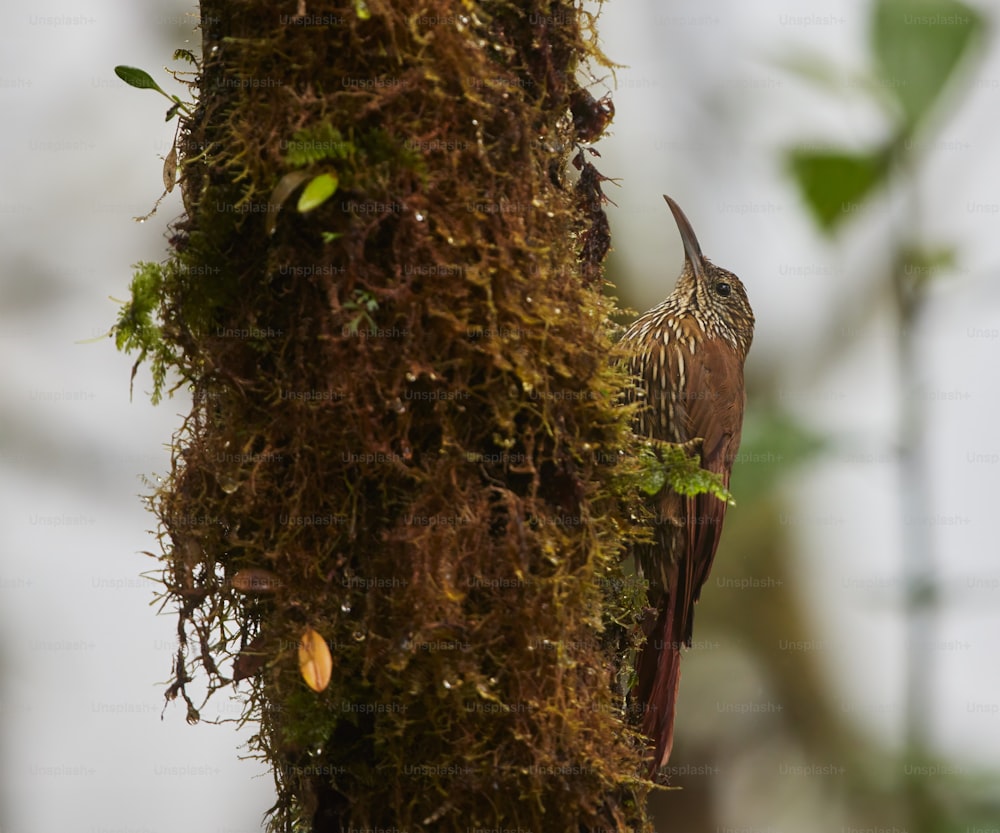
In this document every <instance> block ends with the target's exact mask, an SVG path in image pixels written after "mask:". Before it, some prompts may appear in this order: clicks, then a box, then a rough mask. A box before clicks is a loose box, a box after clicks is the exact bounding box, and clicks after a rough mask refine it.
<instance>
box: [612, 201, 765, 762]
mask: <svg viewBox="0 0 1000 833" xmlns="http://www.w3.org/2000/svg"><path fill="white" fill-rule="evenodd" d="M663 198H664V199H665V200H666V201H667V205H669V206H670V210H671V211H672V212H673V215H674V219H675V220H676V221H677V226H678V228H679V229H680V233H681V239H682V240H683V241H684V269H683V271H682V272H681V274H680V277H679V278H678V279H677V285H676V286H675V287H674V291H673V292H671V293H670V295H669V296H668V297H667V299H666V300H665V301H664V302H663V303H661V304H660V305H659V306H656V307H654V308H653V309H651V310H650V311H649V312H647V313H645V314H644V315H642V316H640V317H639V318H638V319H637V320H636V321H635V323H634V324H632V326H631V327H629V329H628V331H627V332H626V333H625V336H624V338H623V340H622V344H623V347H624V348H625V352H626V355H627V356H628V357H629V359H628V363H629V370H630V372H631V373H632V375H633V376H634V377H635V379H636V383H637V384H636V389H635V391H634V392H633V398H634V399H638V400H640V401H643V400H644V404H643V406H642V407H641V409H640V411H639V415H638V417H637V420H636V433H637V434H639V435H641V436H644V437H649V438H650V439H654V440H663V441H666V442H671V443H685V444H687V448H688V449H689V450H690V452H691V453H700V455H701V467H702V468H704V469H707V470H708V471H711V472H715V473H716V474H719V475H721V476H722V482H723V483H724V484H725V485H726V486H727V487H728V486H729V474H730V472H731V471H732V468H733V461H734V460H735V458H736V451H737V449H738V448H739V445H740V432H741V430H742V426H743V408H744V405H745V402H746V394H745V393H744V388H743V362H744V361H745V359H746V356H747V352H748V351H749V350H750V342H751V341H752V340H753V328H754V317H753V311H752V310H751V309H750V302H749V301H748V300H747V294H746V290H745V289H744V288H743V284H742V283H740V280H739V278H737V277H736V275H734V274H733V273H732V272H728V271H726V270H725V269H720V268H719V267H718V266H715V265H714V264H712V263H711V262H710V261H709V260H708V259H707V258H706V257H704V256H703V255H702V253H701V247H700V246H699V245H698V239H697V238H696V237H695V234H694V230H693V229H692V228H691V224H690V223H689V222H688V219H687V217H685V216H684V212H683V211H681V209H680V206H678V205H677V203H675V202H674V201H673V200H672V199H670V197H668V196H666V195H664V197H663ZM653 508H654V513H655V530H654V540H653V542H652V543H650V544H645V545H643V546H642V547H641V548H640V549H639V551H638V552H637V554H636V555H637V561H638V564H639V568H640V569H641V571H642V573H643V575H644V576H645V577H646V578H647V579H648V581H649V602H650V605H651V609H650V611H649V612H648V617H647V622H646V629H647V633H646V637H647V638H646V642H645V643H644V645H643V647H642V649H641V651H640V654H639V659H638V662H637V668H636V673H637V682H636V685H635V689H634V691H633V698H634V701H635V703H636V705H637V706H638V709H639V710H640V712H641V715H642V731H643V733H644V734H645V735H646V736H647V737H649V739H650V741H651V742H652V743H653V744H655V752H654V757H653V760H652V763H651V771H650V774H653V773H655V772H656V770H657V769H659V768H660V767H662V766H663V765H664V764H665V763H666V762H667V759H668V758H669V757H670V750H671V747H672V746H673V740H674V708H675V705H676V701H677V686H678V683H679V682H680V658H681V655H680V649H681V646H682V645H687V646H688V647H690V645H691V632H692V627H693V623H694V603H695V602H697V601H698V597H699V595H700V594H701V588H702V585H704V583H705V581H706V580H707V579H708V573H709V571H710V570H711V569H712V561H713V559H714V558H715V550H716V548H717V547H718V546H719V537H720V535H721V534H722V522H723V519H724V518H725V514H726V503H725V502H724V501H722V500H720V499H719V498H717V497H715V496H714V495H710V494H701V495H697V496H696V497H684V496H682V495H679V494H678V493H676V492H675V491H673V490H672V489H671V488H670V487H669V486H666V487H664V489H663V490H662V491H661V492H660V493H659V494H657V495H656V496H655V497H654V498H653Z"/></svg>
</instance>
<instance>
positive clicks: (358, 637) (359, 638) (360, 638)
mask: <svg viewBox="0 0 1000 833" xmlns="http://www.w3.org/2000/svg"><path fill="white" fill-rule="evenodd" d="M351 638H353V639H354V641H355V642H364V641H365V632H364V631H355V632H354V633H352V634H351Z"/></svg>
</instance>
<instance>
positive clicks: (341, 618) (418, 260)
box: [154, 0, 647, 833]
mask: <svg viewBox="0 0 1000 833" xmlns="http://www.w3.org/2000/svg"><path fill="white" fill-rule="evenodd" d="M293 5H294V4H292V5H290V4H285V6H286V7H287V8H286V9H285V10H282V9H280V8H279V7H277V6H275V5H274V4H273V3H262V2H259V0H242V2H227V3H222V2H206V3H203V4H202V28H203V34H204V41H203V54H204V56H205V57H204V59H203V64H202V66H201V77H200V96H199V101H198V107H197V111H196V114H195V116H194V117H193V118H192V119H190V120H189V121H188V122H187V123H186V124H185V125H184V131H183V136H182V146H181V147H182V151H183V155H184V164H183V166H182V187H183V190H184V199H185V208H186V211H187V216H186V218H185V219H184V220H183V221H182V222H180V223H179V224H178V227H177V229H176V236H175V239H174V242H175V251H174V254H173V258H172V261H171V263H169V264H168V265H167V267H166V268H165V276H166V278H165V281H164V288H163V301H162V309H161V315H162V319H163V323H164V329H163V332H164V336H165V338H166V339H167V341H168V342H169V343H170V344H171V345H172V347H173V348H174V349H176V351H177V354H178V355H179V356H180V357H181V358H180V361H179V365H178V367H177V368H176V369H177V370H178V372H179V373H180V374H181V377H182V378H183V379H185V380H188V381H189V382H190V384H191V385H192V387H193V390H194V394H195V404H194V409H193V411H192V413H191V415H190V417H189V418H188V420H187V422H186V424H185V427H184V429H183V430H182V431H181V432H180V434H179V435H178V437H177V438H176V445H175V455H174V469H173V473H172V475H171V477H170V479H169V481H168V482H167V483H166V485H165V486H164V487H163V488H162V489H161V490H160V491H159V493H158V494H157V495H156V496H155V498H154V503H155V507H156V510H157V512H158V514H159V516H160V519H161V522H162V528H163V536H162V540H163V545H164V556H163V563H164V581H165V583H166V587H167V592H168V596H169V597H170V598H171V599H173V600H174V602H175V603H176V605H177V607H178V609H179V612H180V620H179V629H178V633H179V636H180V639H181V644H182V651H181V654H180V655H179V657H178V662H177V667H176V669H175V671H176V680H175V684H174V686H173V687H172V689H171V693H172V694H174V695H177V694H180V695H182V696H184V697H185V698H189V695H188V691H187V685H188V682H189V681H190V678H191V677H193V676H194V675H195V671H196V668H197V667H198V666H199V665H200V666H201V670H202V671H203V672H205V673H207V676H208V679H209V684H210V687H211V688H213V689H214V688H216V687H218V686H221V685H225V684H227V683H228V682H229V681H230V676H231V675H230V668H231V665H230V663H231V662H232V661H233V659H234V658H235V657H237V656H239V655H240V652H241V651H243V655H242V656H241V657H240V662H241V669H242V673H241V676H242V675H246V674H251V675H252V676H250V677H249V679H248V682H247V683H244V685H246V684H249V686H250V695H249V698H248V712H247V715H246V718H247V719H250V720H259V721H260V731H259V733H258V734H257V735H256V737H255V741H254V743H255V748H256V749H257V750H258V751H259V752H260V754H262V755H264V756H265V757H266V758H267V759H268V760H269V761H270V763H271V764H272V765H273V766H274V769H275V773H276V778H277V783H278V788H279V801H278V804H277V806H276V808H275V815H274V818H273V823H274V825H275V827H277V828H280V829H291V827H292V826H293V824H294V823H295V820H296V819H298V820H304V821H306V822H307V823H308V820H309V819H311V820H312V823H313V824H314V825H315V829H317V830H328V829H329V830H334V829H337V830H339V829H340V827H341V826H343V827H345V828H346V827H352V828H360V829H365V828H377V827H385V828H390V829H391V828H392V827H395V828H398V829H400V830H409V831H416V830H434V831H447V830H456V831H458V830H461V831H466V830H468V829H470V828H479V827H483V828H497V827H501V828H511V829H517V828H520V829H524V830H534V831H545V833H560V831H567V833H568V831H573V833H578V831H581V830H598V829H601V830H631V829H638V828H642V827H643V825H644V810H643V802H644V796H645V790H646V786H647V785H646V784H644V782H642V781H640V780H637V778H636V777H635V773H636V772H637V771H638V764H639V757H640V751H639V750H638V749H637V748H636V746H635V745H634V744H633V741H632V738H631V735H630V733H629V731H628V730H627V729H626V728H625V727H624V726H623V724H622V719H621V717H622V715H621V697H620V696H618V695H617V694H616V693H615V692H616V685H615V683H614V676H615V673H616V669H615V666H614V662H613V657H611V656H610V655H609V649H608V647H607V645H608V643H609V641H610V642H614V639H611V640H609V638H608V633H607V632H606V631H605V624H606V622H607V621H608V619H609V616H608V614H607V608H606V605H607V600H608V596H609V591H608V588H609V587H614V586H616V585H614V582H615V581H616V580H617V579H618V578H619V574H618V572H617V565H618V563H619V560H620V557H621V553H622V548H623V546H624V545H625V543H626V542H627V539H628V536H629V534H631V533H629V531H628V530H629V528H630V525H629V522H628V520H627V519H626V518H624V517H623V515H622V511H621V508H620V504H619V501H618V499H617V498H616V496H615V494H614V489H613V477H614V475H615V461H616V459H617V451H618V449H621V448H625V447H627V445H628V443H629V442H631V440H630V437H629V432H628V426H627V415H625V414H624V412H623V409H621V408H620V407H618V398H619V392H620V389H621V386H622V383H623V380H622V377H621V376H620V374H619V372H618V371H616V370H614V369H613V367H612V366H611V364H610V363H609V355H610V353H611V349H612V348H611V342H610V339H609V334H608V324H607V319H608V315H609V313H610V312H611V308H610V305H609V302H608V301H607V300H606V299H604V298H602V296H601V289H602V286H601V281H600V280H599V276H600V263H601V261H602V260H603V257H604V255H605V253H606V252H607V249H608V245H609V239H608V232H607V224H606V218H604V214H603V208H602V205H603V195H602V193H601V187H600V184H601V179H602V178H601V177H600V174H599V173H598V172H597V170H596V168H594V167H593V165H592V162H591V161H590V159H591V157H590V156H589V155H584V153H583V152H582V151H581V150H580V142H581V141H583V140H586V141H590V140H592V139H594V138H596V136H597V135H598V134H599V133H600V131H601V130H602V129H603V127H604V125H605V124H606V123H607V120H608V118H610V113H609V112H608V109H607V102H603V103H602V102H595V101H594V100H593V99H592V98H591V97H590V96H589V94H587V93H585V91H583V90H582V89H581V87H580V86H579V84H578V82H577V80H576V69H577V64H578V62H579V61H581V60H584V59H591V60H593V59H597V60H600V59H601V56H600V55H599V54H598V53H597V51H596V46H595V44H594V42H593V40H592V38H591V35H590V34H589V25H590V23H591V21H590V20H589V19H588V18H585V17H583V15H582V13H581V12H579V11H578V10H577V9H576V8H575V7H574V6H573V5H571V4H566V3H560V2H541V1H540V0H536V1H535V2H525V3H518V4H513V3H504V2H490V3H482V4H474V3H469V2H459V0H453V1H449V0H429V1H427V0H425V2H422V3H417V2H411V1H410V0H401V1H400V2H392V3H390V2H377V1H376V0H368V2H367V9H368V11H369V12H370V17H367V18H366V17H364V16H361V15H359V14H358V12H357V10H356V7H355V5H354V4H353V3H352V4H348V5H342V6H336V5H334V4H324V3H314V2H312V0H309V2H308V3H306V4H305V11H306V14H307V15H308V16H311V18H312V20H314V21H316V25H310V24H309V21H308V20H306V21H305V22H301V21H300V22H296V21H295V20H294V19H293V18H294V8H293ZM323 21H327V22H326V23H323ZM330 21H332V22H330ZM602 108H603V109H602ZM574 157H576V158H577V168H578V169H580V175H579V183H578V184H574V183H573V182H572V181H571V179H570V170H569V164H568V163H569V162H570V160H571V159H572V158H574ZM297 168H300V169H302V170H305V171H307V172H308V173H309V174H310V176H312V175H318V174H320V173H333V174H335V175H336V176H337V178H338V180H339V183H340V185H339V190H338V192H337V193H336V194H335V195H334V196H333V198H331V199H329V200H328V201H327V202H326V203H324V204H323V205H322V206H320V207H319V208H316V209H315V210H313V211H311V212H309V213H307V214H301V213H298V212H296V210H295V197H293V198H291V199H288V200H286V201H285V202H284V203H283V207H282V208H281V210H280V212H279V213H278V214H277V217H276V223H274V232H273V234H268V233H267V231H266V229H267V218H268V216H269V213H270V214H271V215H272V218H273V212H274V207H273V206H271V207H269V205H268V203H269V201H270V200H271V197H272V194H273V192H274V189H275V186H276V185H277V184H278V182H279V181H281V179H282V177H284V176H285V175H287V174H288V173H289V172H291V171H293V170H295V169H297ZM247 568H263V569H267V570H269V571H271V572H272V573H274V574H275V575H276V576H277V582H276V586H275V587H274V588H273V589H274V592H273V593H270V592H269V593H265V594H259V595H255V594H245V593H242V592H240V591H238V590H236V589H235V588H234V587H233V585H232V581H231V579H232V576H233V575H234V574H235V573H236V571H238V570H240V569H247ZM269 589H270V588H269ZM610 595H611V596H614V595H615V593H614V592H611V593H610ZM619 613H620V611H619ZM615 615H616V616H617V615H618V614H615ZM611 618H614V617H611ZM620 618H627V616H624V615H622V616H621V617H620ZM307 624H308V625H310V626H311V627H313V628H315V629H316V630H317V631H318V632H319V633H321V634H323V635H324V637H326V638H327V639H328V641H329V644H330V648H331V651H332V654H333V658H334V672H333V680H332V682H331V684H330V686H329V688H327V689H326V691H324V692H322V693H320V694H316V693H315V692H313V691H311V690H309V689H308V688H307V687H306V686H305V684H304V682H303V680H302V679H301V677H300V675H299V673H298V669H297V664H296V658H295V656H296V646H297V644H298V638H299V635H300V633H301V631H302V629H303V628H304V627H305V626H306V625H307ZM258 670H259V673H256V674H255V673H253V672H256V671H258ZM189 706H190V708H191V709H196V704H195V703H194V702H192V701H190V699H189Z"/></svg>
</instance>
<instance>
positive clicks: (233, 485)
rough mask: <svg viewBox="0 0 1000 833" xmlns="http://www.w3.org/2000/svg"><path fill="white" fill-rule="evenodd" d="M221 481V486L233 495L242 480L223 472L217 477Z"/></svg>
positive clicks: (228, 493)
mask: <svg viewBox="0 0 1000 833" xmlns="http://www.w3.org/2000/svg"><path fill="white" fill-rule="evenodd" d="M216 479H217V480H218V481H219V488H220V489H222V491H224V492H225V493H226V494H227V495H231V494H232V493H233V492H235V491H236V490H237V489H238V488H239V487H240V482H239V481H238V480H236V479H235V478H232V477H230V476H229V475H226V474H222V475H219V476H218V477H217V478H216Z"/></svg>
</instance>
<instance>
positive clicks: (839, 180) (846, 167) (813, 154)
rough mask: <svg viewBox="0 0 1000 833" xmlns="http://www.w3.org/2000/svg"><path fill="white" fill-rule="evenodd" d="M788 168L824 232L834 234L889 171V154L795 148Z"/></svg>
mask: <svg viewBox="0 0 1000 833" xmlns="http://www.w3.org/2000/svg"><path fill="white" fill-rule="evenodd" d="M787 160H788V166H789V168H790V170H791V173H792V175H793V177H794V179H795V182H796V184H797V185H798V186H799V190H800V191H801V192H802V196H803V197H804V198H805V201H806V204H807V205H808V206H809V209H810V211H812V213H813V216H814V217H815V218H816V221H817V222H818V223H819V225H820V228H821V229H823V231H824V232H827V233H830V232H832V231H833V229H834V228H835V227H836V226H837V225H838V224H839V223H840V221H841V220H843V219H844V218H845V217H846V216H847V215H849V214H850V213H852V212H854V211H857V210H858V208H859V207H860V205H861V203H862V201H863V200H864V199H866V197H867V196H868V194H869V192H870V191H871V190H872V189H873V188H874V187H875V186H876V185H878V184H879V182H880V181H881V180H882V179H883V178H884V177H885V175H886V173H887V172H888V168H889V166H888V154H887V153H886V152H885V151H882V150H879V151H876V152H874V153H850V152H848V151H837V150H830V151H812V150H798V149H792V150H790V151H788V155H787Z"/></svg>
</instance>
